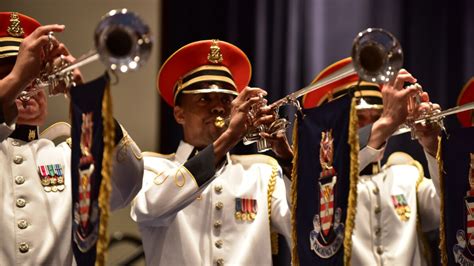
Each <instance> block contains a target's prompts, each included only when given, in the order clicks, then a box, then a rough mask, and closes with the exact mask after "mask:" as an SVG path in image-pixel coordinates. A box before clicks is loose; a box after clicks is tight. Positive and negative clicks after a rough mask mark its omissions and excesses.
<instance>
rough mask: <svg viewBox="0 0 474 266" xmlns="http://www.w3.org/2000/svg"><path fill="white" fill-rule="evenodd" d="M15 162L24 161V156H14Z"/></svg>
mask: <svg viewBox="0 0 474 266" xmlns="http://www.w3.org/2000/svg"><path fill="white" fill-rule="evenodd" d="M13 162H14V163H16V164H21V163H22V162H23V157H21V156H20V155H16V156H15V158H13Z"/></svg>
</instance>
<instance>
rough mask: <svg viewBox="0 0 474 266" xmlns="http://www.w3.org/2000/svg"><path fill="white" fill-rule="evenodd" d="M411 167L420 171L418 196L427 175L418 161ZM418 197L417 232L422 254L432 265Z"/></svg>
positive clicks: (414, 161)
mask: <svg viewBox="0 0 474 266" xmlns="http://www.w3.org/2000/svg"><path fill="white" fill-rule="evenodd" d="M411 165H413V166H415V167H416V168H417V169H418V173H419V176H418V180H417V181H416V193H417V195H418V187H419V186H420V184H421V182H423V179H424V178H425V173H424V171H423V166H422V165H421V164H420V163H419V162H418V161H416V160H413V161H412V162H411ZM418 203H419V202H418V196H417V197H416V231H417V233H418V238H419V241H418V242H419V245H420V248H421V253H422V254H423V257H424V258H425V260H426V262H427V264H428V265H431V252H430V245H429V243H428V240H427V239H426V238H425V236H424V234H423V230H422V229H421V221H420V220H421V217H420V212H419V204H418Z"/></svg>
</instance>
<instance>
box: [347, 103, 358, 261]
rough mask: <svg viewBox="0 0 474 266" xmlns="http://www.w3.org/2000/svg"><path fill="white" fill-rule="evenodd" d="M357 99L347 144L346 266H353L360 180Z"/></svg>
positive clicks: (352, 106)
mask: <svg viewBox="0 0 474 266" xmlns="http://www.w3.org/2000/svg"><path fill="white" fill-rule="evenodd" d="M356 105H357V101H356V98H355V97H353V98H352V102H351V111H350V117H349V136H348V139H347V143H348V144H349V146H350V148H351V151H350V159H349V160H350V177H349V197H348V202H347V212H346V223H345V225H346V228H345V230H344V265H351V253H352V231H353V230H354V218H355V216H356V207H357V181H358V179H359V131H358V124H359V121H358V120H359V119H358V117H357V110H356Z"/></svg>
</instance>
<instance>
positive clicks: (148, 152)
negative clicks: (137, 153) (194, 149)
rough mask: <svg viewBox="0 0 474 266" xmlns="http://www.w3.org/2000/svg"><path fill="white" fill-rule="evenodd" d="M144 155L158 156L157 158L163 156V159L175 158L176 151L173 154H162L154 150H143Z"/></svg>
mask: <svg viewBox="0 0 474 266" xmlns="http://www.w3.org/2000/svg"><path fill="white" fill-rule="evenodd" d="M142 155H143V156H146V157H156V158H163V159H173V158H174V157H175V155H176V153H171V154H161V153H157V152H152V151H144V152H142Z"/></svg>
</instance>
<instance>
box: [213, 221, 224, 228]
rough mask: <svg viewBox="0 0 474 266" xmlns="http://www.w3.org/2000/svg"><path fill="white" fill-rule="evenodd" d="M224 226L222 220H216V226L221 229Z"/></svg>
mask: <svg viewBox="0 0 474 266" xmlns="http://www.w3.org/2000/svg"><path fill="white" fill-rule="evenodd" d="M221 226H222V221H221V220H216V221H215V222H214V228H216V229H219V228H220V227H221Z"/></svg>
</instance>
